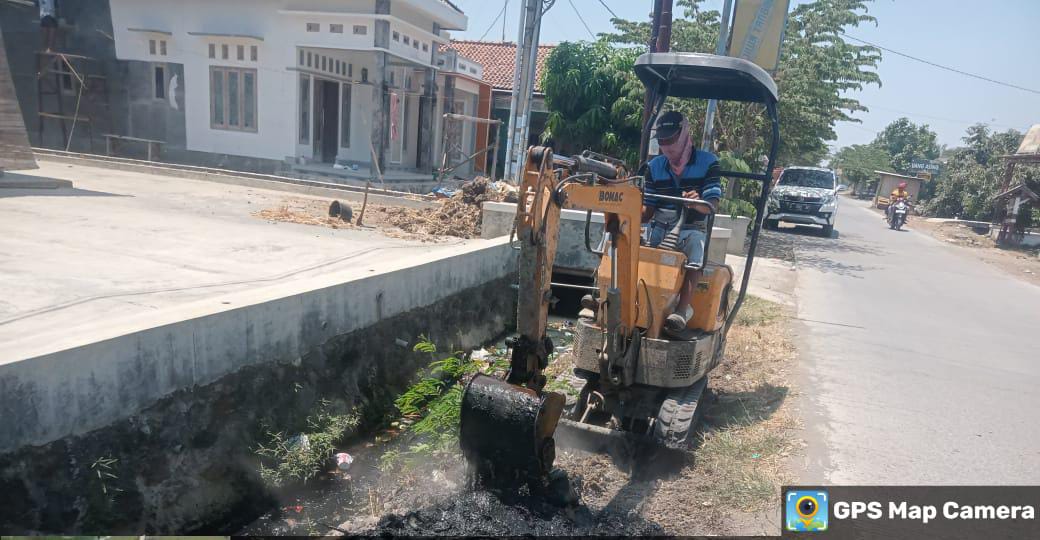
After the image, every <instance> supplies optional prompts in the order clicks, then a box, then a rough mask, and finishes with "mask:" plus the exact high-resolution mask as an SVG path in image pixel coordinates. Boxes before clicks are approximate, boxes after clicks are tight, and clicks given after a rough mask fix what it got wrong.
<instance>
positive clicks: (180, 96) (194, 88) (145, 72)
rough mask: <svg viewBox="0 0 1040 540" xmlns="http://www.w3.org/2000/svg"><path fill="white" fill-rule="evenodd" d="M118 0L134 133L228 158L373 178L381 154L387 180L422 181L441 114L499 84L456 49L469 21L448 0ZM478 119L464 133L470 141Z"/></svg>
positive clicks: (118, 36) (437, 141)
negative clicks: (453, 39) (452, 46)
mask: <svg viewBox="0 0 1040 540" xmlns="http://www.w3.org/2000/svg"><path fill="white" fill-rule="evenodd" d="M110 7H111V19H112V36H113V38H114V41H115V54H116V57H117V58H118V59H119V60H122V61H126V62H127V65H128V67H127V71H128V72H129V78H130V79H131V80H135V81H138V83H137V84H133V85H130V90H129V92H130V93H131V95H130V96H129V97H128V100H129V102H130V104H131V106H130V107H129V110H130V111H131V112H130V113H129V115H130V116H132V118H127V119H125V121H124V122H122V125H123V127H124V128H125V129H124V133H123V134H124V135H131V136H134V137H141V138H147V139H156V140H161V141H164V142H165V144H166V146H167V147H169V148H170V149H172V150H173V151H174V152H176V150H177V149H178V147H179V146H183V150H184V151H185V153H186V154H188V155H191V154H208V155H210V156H219V158H220V160H221V164H222V165H225V166H232V167H247V168H251V169H269V168H272V167H278V166H279V165H285V164H289V165H291V167H292V168H293V169H294V170H297V171H303V172H308V173H315V174H323V175H328V176H332V177H336V176H339V177H343V178H345V179H350V178H354V179H367V178H370V177H371V176H372V173H373V171H372V169H371V166H372V163H373V161H375V162H377V163H378V165H379V168H380V171H381V172H382V173H383V174H384V175H385V176H386V179H387V181H398V182H409V181H411V182H418V183H420V184H421V183H422V182H424V181H429V179H430V178H431V175H430V172H431V171H432V170H433V169H434V168H435V167H436V166H438V165H439V156H438V153H439V152H440V151H441V149H442V148H443V147H444V141H443V140H442V138H443V136H444V135H445V133H444V122H443V120H442V115H443V114H444V113H445V112H456V113H459V114H465V115H469V116H474V115H478V114H479V113H480V111H479V110H478V104H479V99H480V94H481V92H482V91H483V92H485V93H487V94H490V88H489V87H487V85H486V84H484V83H482V82H481V77H482V75H483V67H482V66H481V65H480V63H479V62H478V61H474V60H472V59H469V58H467V57H466V55H465V54H458V53H455V52H450V51H446V50H444V48H445V46H446V45H447V44H448V43H449V34H448V32H449V31H451V30H464V29H465V28H466V24H467V18H466V15H465V14H464V13H463V12H462V11H461V10H459V9H458V8H457V7H456V6H455V5H454V4H452V3H451V2H450V1H448V0H303V1H293V0H256V1H251V0H181V1H179V2H166V1H160V0H110ZM482 87H487V88H484V89H483V90H482ZM116 124H117V125H118V124H120V122H116ZM477 131H478V130H477V129H476V126H470V127H469V129H468V130H467V129H465V128H464V129H462V130H461V133H459V134H456V135H455V136H457V137H461V138H462V140H463V141H464V142H463V144H462V147H461V148H462V149H461V151H462V152H466V151H467V150H471V149H472V148H473V147H474V145H475V144H476V142H477V138H478V134H477ZM455 146H458V145H455ZM204 159H205V158H200V159H199V160H200V161H202V160H204Z"/></svg>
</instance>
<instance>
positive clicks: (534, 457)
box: [459, 374, 565, 485]
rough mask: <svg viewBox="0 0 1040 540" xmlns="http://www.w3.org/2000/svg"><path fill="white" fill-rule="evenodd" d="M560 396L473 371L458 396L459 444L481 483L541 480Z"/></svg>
mask: <svg viewBox="0 0 1040 540" xmlns="http://www.w3.org/2000/svg"><path fill="white" fill-rule="evenodd" d="M564 403H565V399H564V397H563V395H562V394H558V393H555V392H543V393H541V394H539V393H537V392H535V391H534V390H531V389H529V388H524V387H522V386H517V385H513V384H509V383H507V382H505V381H503V380H501V379H496V378H494V377H489V376H487V375H483V374H477V375H475V376H474V377H473V378H472V379H470V381H469V383H468V384H467V385H466V390H465V392H464V393H463V395H462V411H461V415H460V425H459V431H460V433H459V443H460V445H461V446H462V452H463V454H464V455H465V457H466V460H467V461H469V463H470V464H471V465H473V466H474V467H475V468H476V472H477V475H478V478H479V479H480V481H481V482H484V483H488V484H505V485H511V484H516V483H522V482H525V481H526V482H531V481H538V480H542V481H543V482H544V480H545V479H546V478H548V475H549V472H550V471H551V470H552V465H553V461H554V460H555V459H556V445H555V442H554V441H553V433H554V432H555V431H556V425H557V423H558V422H559V421H560V415H561V414H562V413H563V406H564Z"/></svg>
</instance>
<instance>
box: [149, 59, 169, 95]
mask: <svg viewBox="0 0 1040 540" xmlns="http://www.w3.org/2000/svg"><path fill="white" fill-rule="evenodd" d="M154 71H155V73H154V76H153V77H152V79H153V80H154V82H155V93H154V94H153V95H154V96H155V99H166V67H165V66H155V70H154Z"/></svg>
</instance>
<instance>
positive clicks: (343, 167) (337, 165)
mask: <svg viewBox="0 0 1040 540" xmlns="http://www.w3.org/2000/svg"><path fill="white" fill-rule="evenodd" d="M332 168H333V169H346V168H347V167H346V166H344V165H342V164H340V163H333V164H332Z"/></svg>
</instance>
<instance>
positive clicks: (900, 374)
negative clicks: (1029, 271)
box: [760, 199, 1040, 485]
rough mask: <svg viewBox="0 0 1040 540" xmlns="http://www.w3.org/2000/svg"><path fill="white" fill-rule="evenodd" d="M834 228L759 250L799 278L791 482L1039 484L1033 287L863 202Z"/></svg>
mask: <svg viewBox="0 0 1040 540" xmlns="http://www.w3.org/2000/svg"><path fill="white" fill-rule="evenodd" d="M912 226H913V223H911V224H910V227H911V228H912ZM835 228H836V231H837V237H836V238H826V239H825V238H820V237H819V236H818V229H811V228H808V227H799V228H797V229H782V230H781V231H779V232H769V233H767V236H766V237H765V238H764V239H763V243H764V247H763V249H762V251H761V252H760V253H762V254H763V255H766V256H771V257H776V258H781V259H785V260H788V261H790V262H793V263H794V264H795V266H796V269H797V285H796V298H797V304H798V307H797V319H798V320H797V321H796V325H795V327H796V329H797V334H798V338H797V339H798V340H799V342H800V343H799V345H800V349H801V351H802V358H801V362H800V364H799V365H800V368H799V370H800V372H801V373H800V377H799V378H800V379H801V384H800V390H801V393H802V395H803V396H804V399H802V400H801V401H800V403H801V405H800V407H799V408H800V409H801V412H802V417H803V421H804V422H805V425H806V439H807V442H808V445H809V446H808V448H807V456H806V459H805V462H804V463H800V464H799V466H797V467H796V469H801V470H797V471H796V474H798V476H799V480H800V482H802V483H806V484H808V483H831V484H859V485H864V484H875V485H885V484H902V485H908V484H990V485H993V484H1038V483H1040V467H1037V464H1038V463H1040V418H1038V416H1040V353H1038V350H1040V349H1038V348H1037V346H1038V344H1040V341H1038V334H1040V287H1037V286H1035V285H1032V284H1029V283H1026V282H1025V281H1022V280H1019V279H1017V278H1016V277H1015V276H1012V275H1010V274H1008V273H1007V272H1005V271H1003V270H1001V269H998V268H996V267H993V266H990V265H988V264H986V263H984V262H981V261H977V260H974V259H972V258H971V257H970V252H969V251H967V250H964V249H958V248H956V247H954V246H950V245H946V244H944V243H942V242H940V241H937V240H935V239H933V238H932V237H931V236H928V235H927V234H925V233H918V232H916V231H912V230H910V231H905V232H897V231H891V230H889V229H888V228H887V226H886V225H885V223H884V222H883V221H882V220H881V218H880V216H878V215H877V214H875V213H873V212H871V211H870V210H868V209H867V207H866V204H865V203H863V202H861V201H855V200H851V199H843V200H842V208H841V213H840V215H839V217H838V221H837V224H836V227H835Z"/></svg>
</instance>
